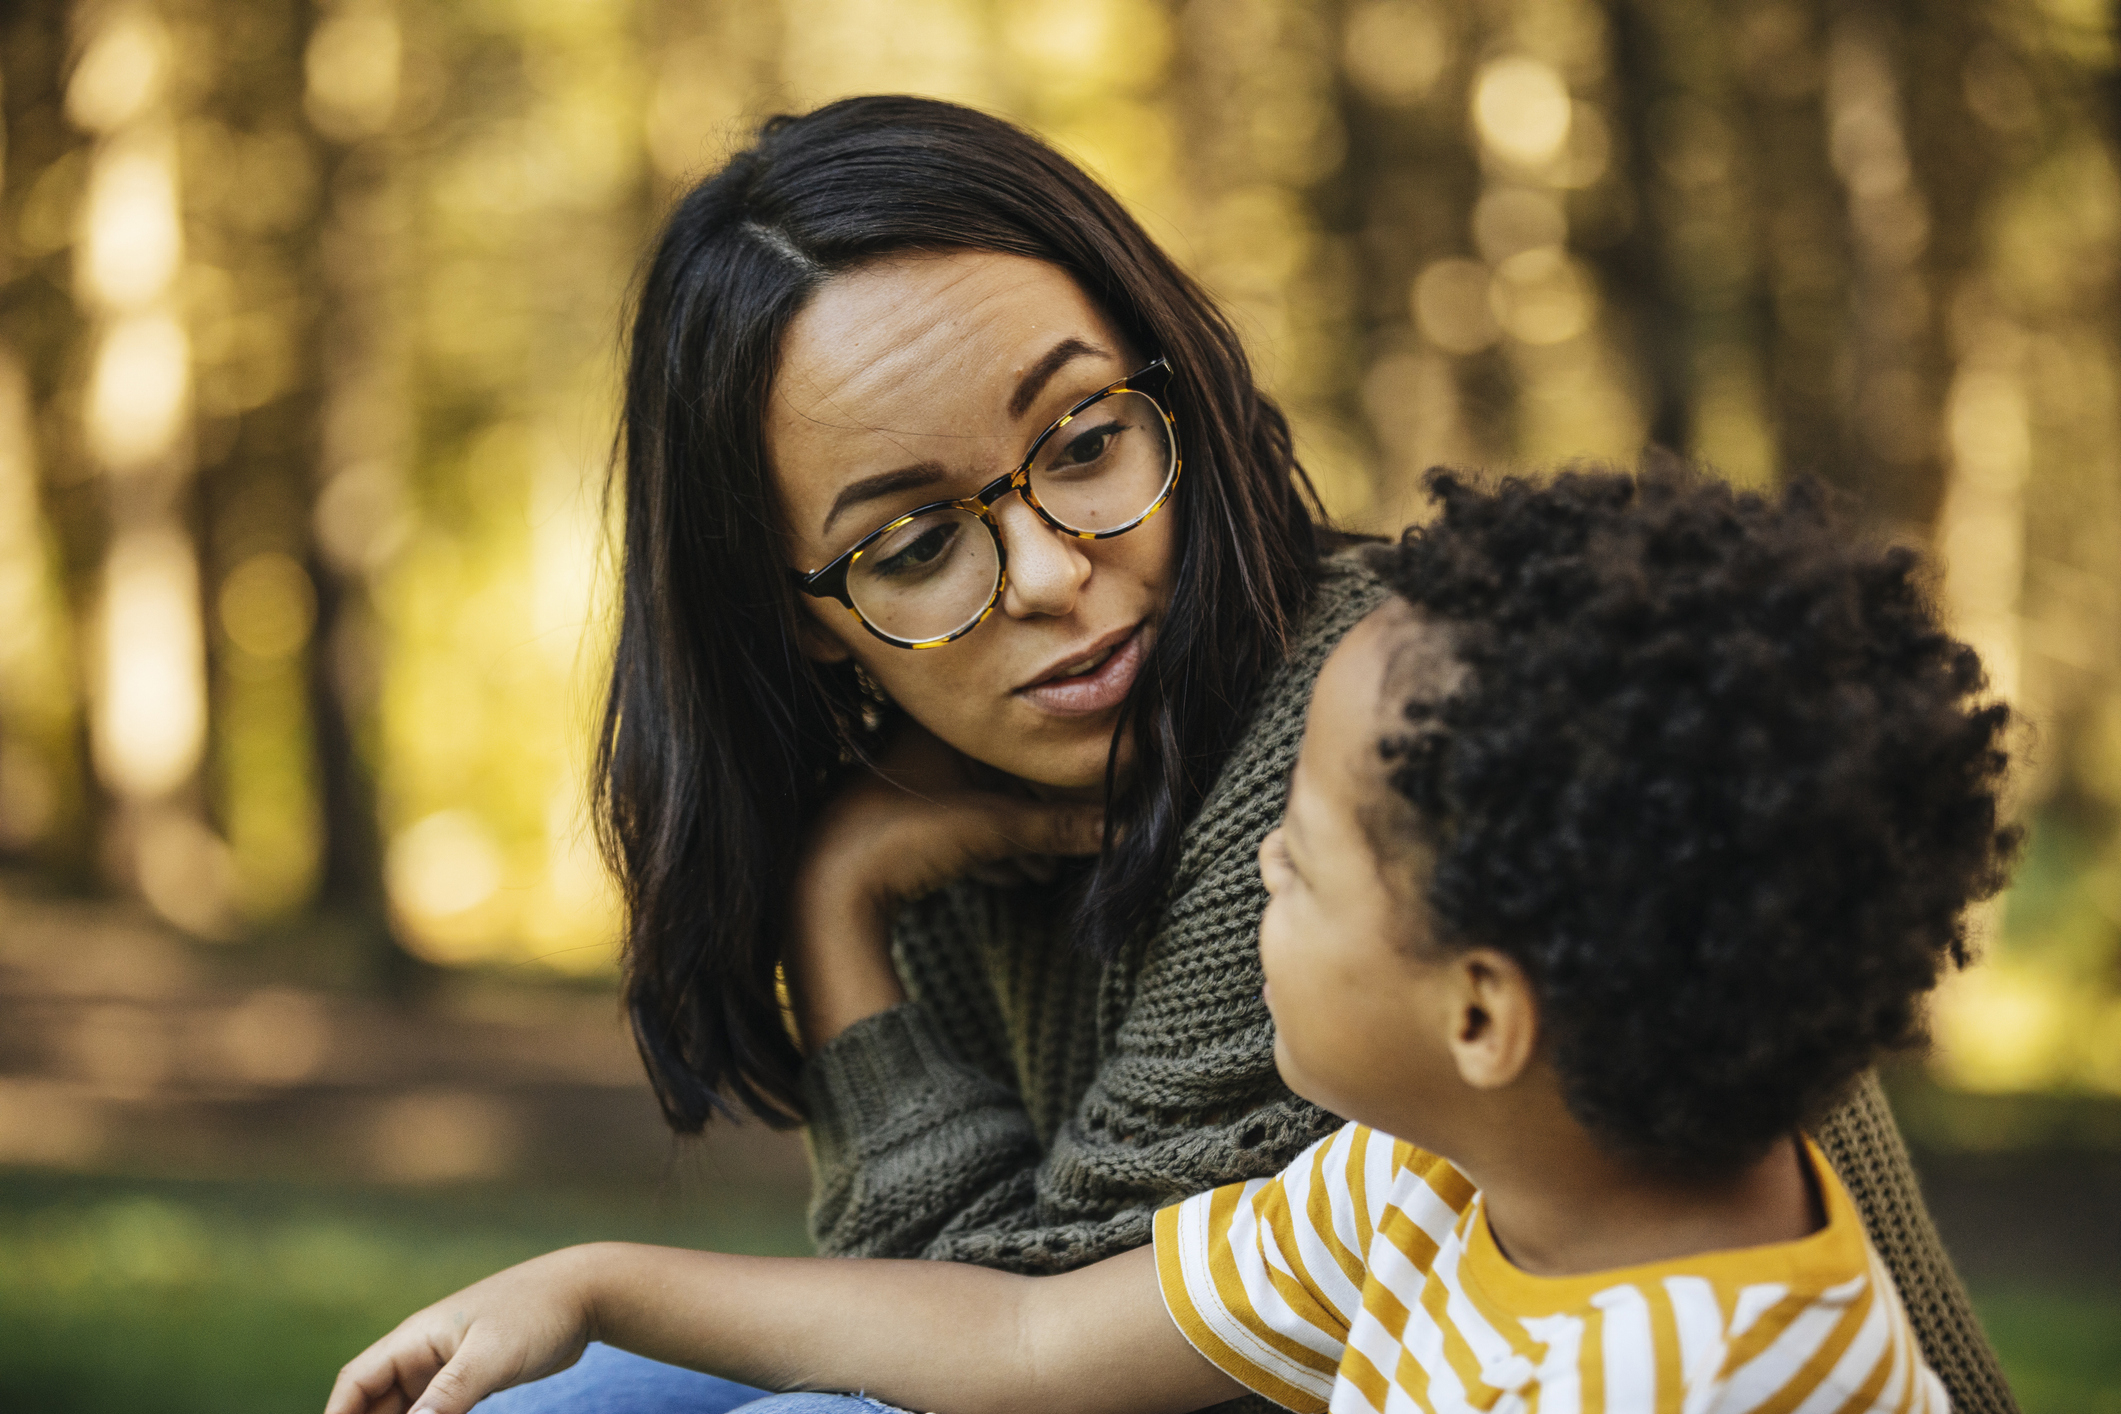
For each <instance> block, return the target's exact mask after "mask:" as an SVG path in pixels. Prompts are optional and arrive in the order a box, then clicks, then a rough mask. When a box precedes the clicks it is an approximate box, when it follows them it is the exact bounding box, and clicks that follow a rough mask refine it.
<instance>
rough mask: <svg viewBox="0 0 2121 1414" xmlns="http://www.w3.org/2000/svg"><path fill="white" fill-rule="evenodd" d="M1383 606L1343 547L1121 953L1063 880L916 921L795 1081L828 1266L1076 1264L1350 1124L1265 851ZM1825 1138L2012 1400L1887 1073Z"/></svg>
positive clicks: (1968, 1378) (1970, 1376)
mask: <svg viewBox="0 0 2121 1414" xmlns="http://www.w3.org/2000/svg"><path fill="white" fill-rule="evenodd" d="M1388 592H1389V591H1387V590H1386V588H1385V587H1384V586H1383V585H1382V584H1381V583H1380V582H1379V581H1378V580H1377V579H1376V578H1374V577H1373V576H1372V575H1370V574H1369V572H1368V571H1366V570H1365V569H1363V568H1362V567H1361V565H1360V564H1359V563H1358V561H1357V559H1356V557H1355V556H1354V555H1352V554H1342V555H1338V556H1335V557H1333V558H1332V559H1330V560H1329V561H1327V564H1326V569H1325V574H1324V578H1323V580H1322V583H1321V585H1320V587H1319V590H1318V594H1317V596H1316V598H1315V600H1314V601H1313V605H1312V608H1311V611H1310V613H1309V616H1308V618H1307V620H1306V622H1305V626H1304V631H1303V634H1302V637H1301V639H1300V641H1299V642H1298V643H1297V645H1296V647H1295V649H1294V651H1293V652H1292V653H1291V654H1290V656H1289V658H1288V659H1287V660H1286V661H1285V662H1284V663H1283V664H1282V665H1281V666H1280V668H1278V669H1277V670H1276V671H1275V673H1274V674H1273V676H1272V677H1271V678H1270V679H1269V680H1268V681H1267V683H1266V684H1265V685H1264V687H1263V689H1262V691H1261V692H1260V694H1259V700H1258V702H1257V703H1256V704H1255V706H1254V708H1253V717H1252V720H1251V722H1250V723H1249V725H1248V726H1247V728H1246V730H1245V733H1244V736H1243V738H1242V740H1241V741H1240V743H1239V744H1238V746H1237V748H1236V750H1235V751H1234V752H1233V753H1232V754H1231V757H1230V760H1229V763H1228V764H1227V765H1226V766H1225V767H1224V768H1223V772H1222V775H1221V776H1220V777H1219V778H1218V779H1217V781H1216V784H1215V787H1214V789H1213V791H1212V792H1211V793H1210V794H1209V797H1208V799H1207V801H1206V802H1205V803H1204V804H1203V805H1202V807H1201V810H1200V813H1199V815H1198V816H1197V817H1196V818H1195V819H1194V821H1193V822H1192V824H1191V825H1190V826H1189V827H1188V828H1187V830H1186V832H1185V836H1184V840H1183V843H1182V846H1181V852H1180V856H1179V863H1178V869H1177V873H1176V875H1175V877H1174V878H1173V880H1172V886H1171V891H1170V894H1169V899H1168V902H1167V903H1166V904H1165V905H1164V908H1163V912H1162V914H1161V915H1160V916H1159V917H1158V918H1157V920H1156V923H1155V926H1154V927H1153V928H1150V929H1148V930H1146V932H1145V934H1144V935H1143V936H1142V937H1141V938H1140V939H1139V941H1138V942H1137V943H1136V944H1135V945H1134V946H1133V947H1131V948H1129V949H1128V950H1127V951H1126V952H1124V953H1123V954H1122V955H1121V956H1120V957H1118V958H1117V959H1115V960H1114V961H1112V962H1111V963H1109V964H1100V963H1098V962H1097V961H1095V960H1094V959H1092V958H1090V957H1088V956H1086V955H1085V953H1084V952H1083V950H1082V949H1080V948H1078V947H1076V946H1074V944H1073V940H1072V939H1071V938H1070V937H1069V936H1068V933H1067V915H1066V910H1065V908H1063V907H1062V906H1061V903H1060V900H1059V899H1058V898H1057V897H1056V896H1055V894H1054V893H1053V892H1052V891H1050V890H1046V889H1042V888H1037V887H1025V888H1019V889H998V888H993V887H988V886H983V885H978V884H972V883H959V884H956V885H953V886H951V887H949V888H947V889H944V890H942V891H941V892H939V893H937V894H935V895H932V896H931V897H929V898H926V899H923V900H921V901H920V902H918V903H916V904H913V905H911V906H909V907H908V908H906V909H905V910H904V912H903V913H902V915H901V917H900V920H899V925H898V928H897V930H896V934H895V937H894V940H893V951H894V955H895V957H896V960H897V963H898V968H899V972H900V974H901V976H902V977H903V978H904V979H905V983H906V990H907V993H908V996H909V998H910V1000H908V1001H907V1002H906V1003H905V1004H904V1005H902V1006H899V1007H895V1008H893V1009H892V1010H890V1011H886V1012H883V1013H881V1014H879V1015H876V1016H872V1017H869V1018H867V1019H865V1020H863V1021H861V1022H858V1023H856V1024H855V1025H853V1026H851V1027H849V1028H848V1029H847V1030H846V1031H845V1032H843V1033H842V1034H841V1035H839V1036H838V1037H836V1038H835V1039H834V1040H833V1041H832V1042H831V1044H829V1045H827V1046H825V1047H824V1048H823V1049H822V1050H820V1051H819V1052H818V1053H817V1054H816V1055H815V1056H814V1057H812V1059H811V1061H810V1063H809V1065H808V1067H807V1068H806V1070H805V1074H804V1092H805V1095H806V1098H807V1099H808V1101H809V1105H810V1115H811V1122H810V1130H809V1138H810V1150H811V1159H812V1162H813V1165H814V1167H815V1170H816V1184H815V1189H814V1194H813V1198H812V1202H811V1212H810V1219H811V1229H812V1233H813V1235H814V1236H815V1238H816V1239H817V1244H818V1250H819V1251H821V1252H824V1253H827V1254H830V1255H842V1256H868V1257H931V1258H940V1259H945V1260H951V1261H962V1262H976V1263H979V1264H980V1265H983V1266H989V1267H1001V1268H1006V1269H1008V1270H1012V1271H1020V1272H1056V1271H1066V1270H1069V1269H1071V1268H1074V1267H1079V1266H1083V1265H1085V1264H1086V1263H1089V1262H1094V1261H1097V1260H1098V1259H1100V1258H1103V1257H1109V1256H1111V1255H1113V1254H1114V1253H1116V1252H1122V1251H1125V1250H1127V1249H1128V1248H1131V1247H1138V1246H1141V1245H1142V1244H1144V1243H1146V1242H1148V1241H1149V1240H1150V1219H1151V1215H1152V1214H1154V1213H1155V1211H1156V1210H1157V1209H1158V1208H1161V1207H1164V1206H1166V1205H1167V1204H1170V1203H1174V1202H1177V1201H1178V1200H1179V1199H1181V1198H1185V1197H1188V1196H1190V1195H1192V1194H1194V1193H1198V1192H1201V1191H1203V1190H1205V1189H1209V1188H1214V1187H1216V1186H1218V1185H1220V1184H1224V1183H1230V1182H1233V1181H1237V1180H1241V1179H1248V1178H1257V1177H1260V1176H1262V1175H1266V1174H1271V1173H1274V1172H1276V1171H1277V1170H1279V1169H1280V1168H1282V1167H1283V1166H1284V1165H1285V1164H1287V1163H1288V1162H1289V1161H1290V1160H1291V1159H1293V1158H1294V1157H1295V1156H1296V1155H1297V1154H1298V1153H1299V1152H1301V1151H1302V1149H1303V1148H1304V1146H1305V1145H1307V1144H1309V1143H1311V1142H1312V1141H1313V1140H1315V1139H1317V1138H1318V1137H1320V1136H1321V1135H1323V1134H1325V1133H1327V1132H1329V1131H1330V1130H1332V1129H1333V1128H1335V1127H1336V1126H1337V1125H1338V1124H1339V1121H1338V1120H1336V1119H1335V1118H1334V1117H1333V1116H1331V1115H1328V1114H1326V1113H1325V1112H1324V1111H1322V1110H1320V1109H1318V1108H1317V1107H1316V1106H1314V1105H1312V1104H1310V1103H1309V1102H1308V1101H1305V1100H1302V1099H1299V1098H1298V1097H1297V1096H1295V1095H1293V1094H1291V1093H1290V1091H1289V1089H1288V1087H1287V1086H1285V1085H1283V1084H1282V1082H1281V1079H1280V1077H1279V1076H1278V1075H1277V1074H1276V1073H1275V1069H1274V1031H1273V1023H1272V1022H1271V1020H1270V1019H1269V1018H1268V1015H1267V1009H1266V1004H1265V1003H1264V1002H1262V1001H1261V1000H1260V995H1259V992H1260V984H1261V977H1260V968H1259V948H1258V932H1259V917H1260V914H1261V912H1262V911H1263V910H1264V909H1265V907H1266V902H1267V899H1266V891H1265V888H1264V886H1263V885H1262V884H1261V883H1260V878H1259V868H1258V864H1257V862H1256V857H1255V856H1256V854H1257V851H1258V849H1259V843H1260V841H1261V839H1263V838H1264V837H1265V836H1266V833H1267V831H1269V830H1270V829H1272V828H1273V827H1274V825H1275V824H1276V823H1277V822H1278V821H1279V820H1280V818H1281V813H1282V800H1283V794H1284V790H1285V788H1286V784H1287V781H1288V776H1289V770H1290V767H1291V766H1292V765H1293V763H1294V762H1295V759H1296V750H1297V743H1298V741H1299V739H1300V738H1301V737H1302V734H1303V726H1304V709H1305V704H1306V703H1307V702H1308V701H1309V698H1310V694H1311V684H1312V682H1313V680H1314V679H1315V678H1316V677H1317V676H1318V670H1319V668H1320V666H1321V665H1322V664H1323V663H1324V662H1325V658H1326V655H1327V654H1328V653H1330V652H1331V651H1332V649H1333V646H1334V645H1335V644H1336V643H1338V642H1339V641H1340V639H1341V636H1342V635H1343V634H1345V633H1346V632H1347V631H1348V630H1349V629H1350V628H1352V627H1353V626H1354V625H1355V623H1356V621H1357V620H1359V619H1360V618H1362V617H1363V616H1364V615H1365V614H1367V613H1368V612H1369V611H1370V610H1371V609H1373V608H1375V607H1376V606H1377V605H1378V604H1379V603H1381V602H1382V601H1383V599H1384V598H1385V596H1386V594H1387V593H1388ZM1818 1138H1819V1140H1820V1143H1821V1145H1822V1146H1823V1147H1824V1148H1825V1150H1826V1152H1827V1154H1828V1155H1829V1157H1830V1158H1831V1160H1832V1162H1833V1164H1834V1167H1835V1169H1836V1171H1837V1172H1839V1174H1840V1175H1841V1177H1842V1180H1843V1181H1844V1182H1845V1183H1846V1184H1847V1186H1848V1189H1849V1191H1850V1193H1851V1194H1853V1195H1854V1197H1855V1200H1856V1203H1857V1206H1858V1207H1859V1208H1861V1209H1862V1211H1863V1214H1864V1218H1865V1221H1866V1223H1867V1225H1868V1226H1869V1229H1870V1234H1871V1239H1872V1241H1873V1242H1874V1243H1875V1244H1876V1246H1877V1248H1878V1251H1879V1252H1880V1254H1881V1255H1882V1256H1883V1257H1884V1258H1885V1260H1886V1262H1887V1264H1888V1265H1890V1266H1891V1268H1892V1270H1893V1274H1894V1276H1895V1277H1896V1278H1897V1279H1898V1281H1899V1285H1900V1292H1901V1296H1902V1298H1903V1299H1904V1300H1905V1302H1906V1305H1907V1309H1908V1314H1909V1316H1910V1317H1911V1318H1912V1319H1913V1320H1914V1322H1915V1326H1916V1329H1917V1330H1918V1331H1919V1332H1920V1333H1921V1337H1922V1343H1923V1348H1924V1351H1925V1353H1926V1354H1927V1356H1928V1358H1929V1362H1930V1364H1931V1366H1932V1367H1933V1368H1934V1369H1935V1370H1936V1371H1937V1373H1938V1374H1939V1375H1940V1376H1941V1377H1942V1378H1943V1380H1944V1383H1945V1385H1946V1387H1947V1388H1948V1389H1949V1390H1950V1391H1951V1397H1952V1407H1953V1408H1954V1409H1955V1410H1958V1411H1960V1414H1982V1412H1983V1411H1999V1412H2000V1411H2008V1410H2013V1409H2014V1408H2015V1406H2014V1405H2013V1403H2012V1401H2011V1396H2010V1392H2009V1389H2008V1388H2007V1386H2006V1385H2005V1384H2004V1381H2003V1377H2002V1375H2001V1373H2000V1372H1999V1371H1998V1369H1997V1367H1996V1362H1995V1357H1994V1356H1993V1355H1992V1354H1991V1353H1990V1351H1989V1348H1988V1343H1987V1341H1986V1340H1985V1339H1984V1337H1983V1336H1982V1333H1981V1328H1980V1326H1979V1325H1978V1324H1977V1323H1976V1321H1975V1319H1974V1316H1973V1313H1972V1311H1971V1310H1970V1309H1969V1308H1968V1306H1967V1301H1966V1295H1965V1292H1964V1291H1963V1290H1962V1289H1961V1287H1960V1284H1959V1279H1958V1277H1957V1276H1956V1274H1954V1272H1953V1271H1952V1266H1951V1261H1950V1259H1949V1258H1948V1257H1947V1256H1946V1255H1945V1252H1944V1249H1943V1247H1942V1246H1941V1245H1940V1244H1939V1242H1938V1240H1937V1234H1936V1231H1935V1229H1934V1228H1933V1227H1932V1226H1931V1223H1930V1218H1929V1214H1928V1212H1927V1210H1926V1209H1925V1208H1924V1206H1923V1203H1922V1197H1921V1194H1920V1192H1919V1191H1918V1190H1917V1188H1916V1184H1915V1177H1914V1174H1913V1172H1912V1171H1911V1170H1910V1169H1909V1167H1908V1160H1907V1152H1906V1150H1905V1149H1904V1148H1903V1147H1902V1145H1901V1142H1900V1136H1899V1132H1898V1130H1897V1129H1896V1128H1895V1126H1894V1124H1893V1120H1892V1116H1891V1114H1890V1112H1889V1111H1888V1110H1887V1109H1886V1106H1885V1100H1884V1097H1883V1096H1882V1095H1881V1094H1880V1092H1879V1090H1878V1086H1877V1082H1876V1080H1875V1079H1873V1078H1870V1077H1866V1078H1865V1080H1864V1081H1863V1083H1862V1084H1861V1085H1860V1086H1859V1087H1858V1088H1857V1089H1856V1091H1855V1093H1854V1095H1853V1097H1852V1098H1851V1099H1850V1100H1849V1101H1848V1102H1847V1103H1846V1104H1845V1105H1844V1106H1843V1107H1842V1109H1841V1110H1840V1111H1839V1112H1837V1113H1836V1114H1835V1115H1834V1116H1833V1117H1832V1118H1831V1119H1830V1120H1829V1121H1828V1122H1827V1123H1826V1124H1825V1125H1824V1126H1822V1127H1821V1129H1820V1132H1819V1135H1818ZM1227 1407H1228V1408H1229V1409H1231V1410H1237V1409H1247V1410H1251V1409H1257V1410H1266V1409H1270V1408H1272V1406H1271V1405H1268V1404H1265V1403H1264V1402H1257V1401H1256V1400H1253V1399H1247V1400H1240V1401H1237V1402H1236V1403H1234V1404H1232V1405H1230V1406H1227Z"/></svg>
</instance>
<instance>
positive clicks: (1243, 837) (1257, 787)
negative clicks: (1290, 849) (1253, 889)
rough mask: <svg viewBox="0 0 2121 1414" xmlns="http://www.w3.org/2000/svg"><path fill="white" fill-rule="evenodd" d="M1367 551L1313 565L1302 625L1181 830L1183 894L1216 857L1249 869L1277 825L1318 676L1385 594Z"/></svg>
mask: <svg viewBox="0 0 2121 1414" xmlns="http://www.w3.org/2000/svg"><path fill="white" fill-rule="evenodd" d="M1372 544H1374V542H1369V541H1364V542H1360V543H1357V544H1353V545H1349V546H1346V547H1345V548H1338V549H1336V550H1334V551H1333V553H1331V554H1328V555H1327V556H1325V557H1324V558H1323V559H1322V560H1321V561H1320V562H1319V575H1318V581H1317V584H1316V586H1315V587H1314V588H1313V590H1312V594H1311V602H1310V604H1309V606H1308V607H1307V608H1306V609H1305V612H1304V618H1303V623H1302V626H1301V627H1300V628H1299V629H1298V630H1297V632H1296V635H1295V637H1294V638H1293V640H1292V641H1291V642H1290V645H1289V651H1288V653H1287V654H1286V655H1285V656H1284V657H1283V658H1282V660H1281V662H1280V664H1279V665H1277V666H1276V667H1275V669H1274V671H1273V672H1272V673H1271V674H1269V676H1268V678H1267V680H1266V682H1264V683H1262V684H1261V685H1260V689H1259V692H1258V695H1257V696H1256V697H1255V698H1254V699H1253V702H1252V705H1251V708H1250V720H1249V721H1247V723H1246V724H1245V729H1244V733H1243V735H1242V736H1240V737H1239V739H1238V742H1237V745H1236V746H1235V747H1233V748H1232V749H1231V752H1230V755H1229V757H1228V758H1227V759H1226V760H1225V761H1224V763H1223V769H1222V771H1221V773H1220V774H1219V775H1218V776H1217V777H1216V780H1215V784H1214V786H1213V787H1212V788H1211V789H1210V790H1209V792H1208V797H1207V799H1206V800H1204V801H1203V802H1202V803H1201V808H1200V810H1199V811H1198V812H1197V813H1196V814H1195V815H1194V817H1193V821H1192V824H1191V825H1189V826H1188V827H1187V831H1186V839H1185V842H1184V844H1183V845H1182V846H1181V849H1180V859H1179V868H1178V874H1179V877H1178V879H1177V880H1176V882H1177V883H1178V885H1179V886H1180V888H1181V890H1183V888H1184V887H1185V886H1186V885H1187V884H1188V883H1191V882H1197V881H1198V880H1199V879H1200V878H1201V877H1202V876H1203V874H1204V873H1205V874H1213V873H1214V872H1215V865H1214V863H1213V861H1215V860H1217V859H1218V858H1220V859H1227V860H1230V861H1231V862H1232V863H1233V865H1234V866H1235V867H1238V868H1240V869H1241V870H1249V869H1250V868H1251V864H1250V859H1251V853H1252V851H1253V850H1255V849H1256V848H1257V847H1258V843H1259V841H1258V837H1259V836H1261V835H1263V834H1265V832H1266V831H1267V830H1268V829H1271V828H1272V827H1273V824H1274V822H1275V821H1277V820H1279V819H1280V818H1281V811H1282V800H1283V796H1284V794H1285V792H1286V791H1287V789H1288V780H1289V771H1290V768H1291V767H1293V766H1294V765H1295V764H1296V752H1297V748H1298V747H1299V746H1300V745H1301V743H1302V741H1303V731H1304V714H1305V712H1306V711H1307V710H1308V709H1309V707H1310V704H1311V688H1312V685H1313V684H1314V683H1316V682H1317V681H1318V671H1319V669H1320V668H1322V667H1324V666H1325V661H1326V659H1327V658H1328V657H1329V656H1331V654H1332V652H1333V649H1334V647H1335V646H1336V645H1337V644H1339V642H1340V641H1341V639H1343V638H1345V637H1347V635H1348V631H1349V630H1350V629H1352V628H1354V627H1355V625H1356V624H1358V623H1360V622H1361V621H1362V620H1363V618H1364V617H1365V616H1366V615H1367V614H1369V613H1370V611H1371V610H1373V609H1375V608H1376V607H1377V606H1378V605H1379V604H1382V603H1383V602H1384V601H1385V598H1386V596H1387V595H1389V594H1390V593H1391V590H1390V589H1389V588H1388V587H1387V586H1386V584H1385V582H1384V581H1383V580H1382V579H1380V578H1379V577H1378V576H1377V574H1376V572H1375V571H1373V570H1372V569H1371V568H1370V567H1369V564H1368V562H1367V560H1366V558H1365V552H1366V551H1368V550H1369V549H1370V548H1371V545H1372Z"/></svg>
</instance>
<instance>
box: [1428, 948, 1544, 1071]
mask: <svg viewBox="0 0 2121 1414" xmlns="http://www.w3.org/2000/svg"><path fill="white" fill-rule="evenodd" d="M1450 965H1451V968H1452V970H1453V972H1454V973H1455V974H1456V976H1455V978H1454V981H1455V984H1456V985H1455V986H1454V988H1453V991H1454V993H1455V999H1454V1000H1455V1015H1454V1016H1453V1017H1452V1021H1451V1035H1450V1038H1449V1041H1448V1044H1449V1046H1450V1051H1451V1059H1452V1060H1453V1061H1454V1062H1455V1063H1456V1064H1457V1066H1458V1076H1459V1079H1461V1080H1463V1081H1465V1083H1466V1084H1468V1085H1470V1086H1472V1087H1473V1088H1474V1089H1476V1090H1500V1089H1503V1088H1504V1087H1506V1086H1508V1085H1510V1084H1512V1083H1514V1082H1515V1081H1516V1080H1517V1078H1518V1077H1519V1076H1521V1075H1523V1074H1524V1072H1525V1069H1526V1067H1528V1066H1529V1065H1531V1063H1532V1056H1533V1054H1534V1052H1536V1051H1537V1050H1538V1049H1539V1003H1538V1001H1537V999H1536V998H1535V996H1534V995H1533V991H1532V979H1531V978H1529V977H1527V976H1526V975H1525V971H1524V969H1523V968H1522V967H1519V966H1518V965H1517V963H1516V961H1515V960H1514V959H1512V958H1511V957H1509V956H1508V955H1507V954H1504V953H1500V952H1497V951H1496V950H1495V949H1493V948H1473V949H1470V950H1468V951H1466V952H1463V953H1460V954H1459V955H1458V956H1457V957H1455V958H1453V959H1451V964H1450Z"/></svg>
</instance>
